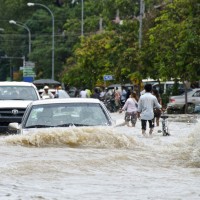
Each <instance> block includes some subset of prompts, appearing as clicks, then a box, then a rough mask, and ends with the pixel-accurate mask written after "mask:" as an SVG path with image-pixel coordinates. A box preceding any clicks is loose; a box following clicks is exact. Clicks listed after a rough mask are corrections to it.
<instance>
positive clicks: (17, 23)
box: [9, 20, 31, 55]
mask: <svg viewBox="0 0 200 200" xmlns="http://www.w3.org/2000/svg"><path fill="white" fill-rule="evenodd" d="M9 23H10V24H15V25H17V26H20V27H23V28H25V29H26V30H27V31H28V38H29V45H28V49H29V55H30V53H31V31H30V29H29V28H28V26H27V25H26V24H22V23H20V22H16V21H14V20H10V21H9Z"/></svg>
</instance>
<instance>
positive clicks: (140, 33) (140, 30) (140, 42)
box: [139, 0, 144, 48]
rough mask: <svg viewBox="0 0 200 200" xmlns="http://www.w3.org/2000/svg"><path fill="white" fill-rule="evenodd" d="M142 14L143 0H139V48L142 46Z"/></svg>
mask: <svg viewBox="0 0 200 200" xmlns="http://www.w3.org/2000/svg"><path fill="white" fill-rule="evenodd" d="M143 15H144V0H140V16H139V22H140V27H139V48H141V46H142V18H143Z"/></svg>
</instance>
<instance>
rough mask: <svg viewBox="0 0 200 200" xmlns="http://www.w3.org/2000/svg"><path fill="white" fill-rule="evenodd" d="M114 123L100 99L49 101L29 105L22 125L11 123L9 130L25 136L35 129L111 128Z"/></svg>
mask: <svg viewBox="0 0 200 200" xmlns="http://www.w3.org/2000/svg"><path fill="white" fill-rule="evenodd" d="M113 123H114V121H113V120H112V119H111V116H110V114H109V112H108V110H107V109H106V107H105V106H104V104H103V103H102V102H101V101H99V100H98V99H92V98H91V99H90V98H85V99H83V98H67V99H48V100H42V101H41V100H39V101H34V102H32V103H31V104H29V106H28V108H27V109H26V112H25V114H24V116H23V119H22V123H21V124H19V123H10V124H9V129H10V130H15V131H17V133H22V134H25V133H30V132H31V131H32V130H35V129H37V130H38V129H43V128H44V129H51V130H52V128H54V129H56V128H60V127H65V128H68V127H82V126H111V125H113Z"/></svg>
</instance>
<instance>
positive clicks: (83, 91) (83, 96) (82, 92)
mask: <svg viewBox="0 0 200 200" xmlns="http://www.w3.org/2000/svg"><path fill="white" fill-rule="evenodd" d="M80 97H81V98H87V91H85V90H81V91H80Z"/></svg>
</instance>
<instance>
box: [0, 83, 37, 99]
mask: <svg viewBox="0 0 200 200" xmlns="http://www.w3.org/2000/svg"><path fill="white" fill-rule="evenodd" d="M0 99H1V100H38V96H37V93H36V90H35V88H34V87H31V86H0Z"/></svg>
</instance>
